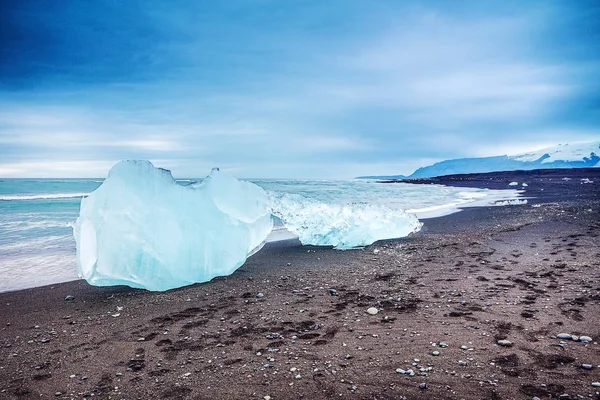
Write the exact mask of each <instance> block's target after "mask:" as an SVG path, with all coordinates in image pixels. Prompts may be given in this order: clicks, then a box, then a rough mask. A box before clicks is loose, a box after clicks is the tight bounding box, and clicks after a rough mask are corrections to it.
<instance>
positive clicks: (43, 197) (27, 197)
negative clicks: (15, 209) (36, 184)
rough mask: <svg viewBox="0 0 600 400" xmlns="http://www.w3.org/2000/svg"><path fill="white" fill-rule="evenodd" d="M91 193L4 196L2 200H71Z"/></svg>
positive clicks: (0, 197)
mask: <svg viewBox="0 0 600 400" xmlns="http://www.w3.org/2000/svg"><path fill="white" fill-rule="evenodd" d="M88 194H89V193H48V194H23V195H21V194H17V195H8V196H6V195H2V196H0V200H3V201H20V200H48V199H71V198H77V197H84V196H87V195H88Z"/></svg>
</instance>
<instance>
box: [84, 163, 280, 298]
mask: <svg viewBox="0 0 600 400" xmlns="http://www.w3.org/2000/svg"><path fill="white" fill-rule="evenodd" d="M272 227H273V223H272V220H271V213H270V208H269V199H268V196H267V194H266V192H265V191H264V190H263V189H262V188H260V187H258V186H256V185H254V184H252V183H249V182H241V181H238V180H237V179H235V178H234V177H232V176H229V175H227V174H225V173H223V172H220V171H219V170H218V169H214V170H213V171H212V173H211V175H210V176H209V177H208V178H206V179H205V180H203V181H202V182H201V183H194V184H191V185H188V186H181V185H179V184H177V183H176V181H175V180H174V179H173V177H172V176H171V172H170V171H167V170H164V169H160V168H155V167H154V166H153V165H152V164H151V163H150V162H149V161H123V162H120V163H118V164H116V165H115V166H114V167H113V168H112V169H111V170H110V172H109V174H108V178H107V179H106V180H105V181H104V182H103V183H102V185H100V187H98V189H96V190H95V191H94V192H92V193H91V194H90V195H89V196H88V197H85V198H83V199H82V200H81V209H80V214H79V218H77V221H76V222H75V224H74V227H73V234H74V236H75V242H76V245H77V268H78V273H79V275H80V276H81V277H82V278H84V279H86V280H87V281H88V282H89V283H90V284H92V285H96V286H111V285H128V286H131V287H137V288H145V289H148V290H167V289H172V288H176V287H181V286H185V285H189V284H192V283H196V282H206V281H209V280H210V279H212V278H214V277H215V276H223V275H229V274H231V273H232V272H233V271H235V270H236V269H237V268H238V267H240V266H241V265H242V264H243V263H244V262H245V260H246V257H247V256H248V255H249V254H250V253H252V252H253V251H255V250H256V249H257V248H259V246H261V244H262V243H263V242H264V240H265V239H266V237H267V236H268V234H269V233H270V232H271V229H272Z"/></svg>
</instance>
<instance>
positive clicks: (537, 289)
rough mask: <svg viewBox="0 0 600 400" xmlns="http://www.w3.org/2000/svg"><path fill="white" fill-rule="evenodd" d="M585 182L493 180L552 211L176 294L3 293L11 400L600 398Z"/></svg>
mask: <svg viewBox="0 0 600 400" xmlns="http://www.w3.org/2000/svg"><path fill="white" fill-rule="evenodd" d="M580 173H582V172H581V171H576V170H575V171H573V170H562V171H560V173H557V175H553V177H551V178H550V177H547V176H546V177H545V178H544V173H538V174H537V175H536V174H533V173H530V172H527V173H522V174H519V173H517V174H515V173H510V174H509V175H510V176H501V174H497V175H496V176H495V177H494V176H493V175H492V176H490V175H486V177H485V178H481V177H480V178H481V179H488V180H489V178H490V177H492V179H496V180H497V182H496V183H495V184H497V185H499V186H498V187H500V186H503V187H506V184H507V183H508V182H510V181H518V182H519V183H521V182H527V183H528V184H529V186H528V187H527V188H526V189H527V190H526V193H525V195H526V196H541V197H539V198H537V199H535V200H530V201H529V204H527V205H518V206H508V207H487V208H476V209H468V210H465V211H462V212H460V213H457V214H454V215H451V216H447V217H443V218H436V219H430V220H426V221H425V226H424V228H423V230H422V231H421V232H419V233H418V234H416V235H413V236H411V237H409V238H406V239H402V240H393V241H385V242H379V243H376V244H374V245H372V246H369V247H367V248H365V249H364V250H355V251H335V250H331V249H325V248H316V247H301V246H299V245H298V243H297V242H295V241H287V242H282V243H276V244H271V245H268V246H266V247H265V248H264V249H263V250H262V251H261V252H259V253H258V254H256V255H254V256H253V257H251V258H250V259H249V260H248V261H247V262H246V264H245V265H244V266H243V267H241V268H240V269H239V270H238V271H236V272H235V273H234V274H233V275H231V276H229V277H224V278H218V279H214V280H213V281H212V282H209V283H205V284H198V285H194V286H191V287H186V288H182V289H178V290H173V291H169V292H166V293H151V292H145V291H141V290H133V289H129V288H124V287H117V288H96V287H91V286H89V285H87V284H86V283H85V282H82V281H75V282H69V283H65V284H57V285H54V286H52V287H42V288H36V289H28V290H22V291H17V292H11V293H1V294H0V304H1V305H2V307H1V308H0V324H1V325H0V359H1V360H2V361H1V362H0V398H1V399H30V398H32V399H33V398H36V399H38V398H58V399H75V398H77V399H81V398H86V397H87V398H99V399H109V398H110V399H263V398H265V396H270V398H271V399H273V400H280V399H281V400H283V399H300V398H302V399H321V398H323V399H324V398H344V399H401V398H402V396H406V398H407V399H409V400H411V399H532V398H533V397H534V396H537V397H539V398H541V399H547V398H559V396H561V395H568V396H569V397H566V396H565V397H560V398H570V399H577V398H585V399H589V398H594V399H599V398H600V395H599V394H598V392H600V388H596V387H592V382H598V381H600V366H599V365H600V347H599V346H598V344H597V342H598V341H599V339H600V322H599V320H600V245H599V244H600V239H599V237H598V233H599V232H600V231H599V229H600V212H599V210H600V169H595V170H588V171H587V172H586V173H585V174H584V175H585V176H579V175H578V174H580ZM565 176H572V177H573V179H572V180H570V181H563V180H562V179H561V178H562V177H565ZM471 178H473V179H476V178H475V177H471ZM581 178H589V179H591V180H594V181H595V182H594V183H591V184H582V183H580V181H579V179H581ZM477 179H479V178H477ZM448 182H449V183H452V184H456V181H454V180H452V178H448V179H446V180H443V179H442V180H441V181H440V180H437V181H436V183H448ZM474 185H475V186H481V184H480V182H477V183H476V184H474ZM541 189H544V190H541ZM533 205H535V206H533ZM329 289H335V290H336V291H337V295H336V296H334V295H331V294H330V291H329ZM259 292H261V293H263V294H264V297H263V298H257V294H258V293H259ZM67 295H72V296H74V299H73V300H72V301H65V297H66V296H67ZM369 307H377V308H378V309H379V313H378V314H377V315H369V314H367V313H366V310H367V309H368V308H369ZM562 332H566V333H571V334H577V335H588V336H591V337H592V338H593V342H591V343H582V342H575V341H571V340H566V341H565V342H566V344H564V346H560V345H559V344H560V339H557V338H554V337H553V335H556V334H559V333H562ZM502 339H506V340H509V341H510V342H512V343H513V345H512V346H511V347H502V346H499V345H498V344H497V341H498V340H502ZM440 342H444V343H446V344H447V347H440V346H439V345H438V344H439V343H440ZM461 346H467V348H468V349H467V350H463V349H461ZM434 351H439V353H440V354H439V355H437V356H434V355H433V354H432V353H433V352H434ZM582 364H591V365H593V369H591V370H585V369H583V368H582V367H581V365H582ZM421 367H422V368H423V369H424V372H423V373H422V372H420V371H419V369H420V368H421ZM397 368H402V369H405V370H407V369H409V368H412V369H413V370H414V371H415V373H416V374H415V376H408V375H403V374H398V373H396V369H397ZM421 383H425V384H426V388H425V389H420V388H419V385H420V384H421ZM578 396H580V397H578Z"/></svg>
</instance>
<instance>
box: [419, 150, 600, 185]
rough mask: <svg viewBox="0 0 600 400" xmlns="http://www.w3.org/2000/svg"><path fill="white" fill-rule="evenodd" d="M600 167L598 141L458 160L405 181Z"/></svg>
mask: <svg viewBox="0 0 600 400" xmlns="http://www.w3.org/2000/svg"><path fill="white" fill-rule="evenodd" d="M586 167H587V168H589V167H600V141H597V142H588V143H573V144H559V145H557V146H553V147H548V148H545V149H542V150H537V151H533V152H529V153H523V154H517V155H513V156H495V157H480V158H458V159H454V160H446V161H441V162H438V163H435V164H433V165H430V166H427V167H422V168H419V169H417V170H416V171H415V172H414V173H413V174H412V175H410V176H409V178H429V177H432V176H442V175H452V174H469V173H478V172H494V171H514V170H531V169H545V168H586Z"/></svg>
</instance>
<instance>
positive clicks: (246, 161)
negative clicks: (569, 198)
mask: <svg viewBox="0 0 600 400" xmlns="http://www.w3.org/2000/svg"><path fill="white" fill-rule="evenodd" d="M89 7H91V9H88V8H89ZM9 11H10V12H11V16H12V18H9V20H10V21H8V22H7V24H8V23H10V26H13V27H14V28H15V29H14V32H17V31H20V32H23V35H22V37H17V36H15V35H12V34H9V36H7V37H5V39H6V40H3V41H1V42H2V45H0V54H1V55H3V56H4V58H5V59H9V60H10V61H9V62H8V63H4V64H3V63H0V64H3V65H2V66H0V74H1V75H2V76H4V77H6V78H7V79H4V80H1V81H0V110H1V111H0V146H2V147H3V150H4V151H3V153H4V155H3V161H4V162H5V163H4V164H3V165H4V170H2V171H0V175H7V174H9V173H10V174H14V173H15V172H14V171H15V170H16V169H19V168H25V167H23V165H29V166H30V167H27V168H29V169H27V171H29V172H27V174H34V173H35V172H34V171H33V170H31V168H34V167H36V166H37V167H40V168H41V166H42V165H44V164H43V162H44V161H48V162H51V163H53V164H52V165H55V167H53V168H50V169H48V171H58V172H60V173H65V174H66V173H67V172H61V171H65V170H64V169H62V167H60V168H59V166H61V165H66V166H68V165H71V164H69V163H85V162H86V160H89V163H90V164H89V165H90V169H87V170H86V169H85V168H78V169H74V170H73V173H80V172H82V171H96V169H95V168H97V167H98V165H104V164H102V163H110V162H112V160H114V161H118V160H119V159H123V158H147V159H151V160H160V161H161V162H163V163H164V165H165V166H168V167H171V168H173V169H174V170H176V171H178V174H179V176H193V175H197V174H202V173H201V172H199V171H204V170H205V169H207V168H210V167H212V166H216V165H219V166H221V167H222V168H225V169H227V168H230V169H231V170H235V171H239V172H240V173H243V174H244V176H246V177H251V176H262V177H265V176H271V177H273V176H275V174H281V175H280V176H303V177H309V176H311V175H312V176H314V177H321V176H323V174H325V173H326V174H328V176H336V175H335V174H339V175H338V176H339V177H351V176H352V174H354V172H353V171H355V170H357V169H359V168H365V169H368V170H369V172H367V171H364V173H363V172H360V171H357V172H356V174H357V175H362V174H367V173H370V174H374V173H376V172H375V171H372V169H374V168H379V167H380V168H382V169H385V173H410V172H412V171H411V170H410V169H414V168H416V167H418V166H420V165H418V163H420V162H425V161H427V160H432V161H439V160H442V159H447V158H455V157H467V156H475V155H481V154H484V153H485V154H488V152H490V151H494V150H495V149H498V150H500V149H513V148H515V149H516V148H519V149H521V148H522V147H523V146H525V145H527V146H530V145H531V146H537V145H540V144H542V143H543V144H544V145H546V144H553V143H554V141H556V140H558V141H562V142H565V141H575V140H580V139H582V138H594V136H595V135H597V134H598V133H597V127H598V126H599V125H598V123H599V122H600V116H599V114H598V106H597V104H598V100H599V98H598V95H597V93H598V89H600V83H595V82H597V79H594V78H596V77H597V71H598V68H599V65H600V51H599V49H598V46H597V44H594V43H597V41H596V42H595V41H594V38H597V37H600V36H599V35H598V33H599V31H600V29H599V28H598V27H595V26H594V24H593V23H592V22H589V21H590V18H591V19H592V20H593V18H592V17H593V16H594V15H598V16H600V12H598V10H596V9H594V8H592V7H589V8H586V7H573V6H572V5H571V4H570V3H566V2H565V3H562V2H552V3H543V4H537V3H535V2H533V3H529V4H527V5H519V7H515V6H513V5H511V4H504V3H496V2H489V3H488V2H483V3H477V4H473V3H469V4H466V3H465V4H463V3H460V2H457V3H453V4H452V5H451V6H450V5H447V4H446V3H444V2H432V3H428V4H426V5H423V4H419V3H397V2H387V1H382V2H376V3H373V4H371V5H370V6H369V7H366V6H365V5H364V3H363V2H359V1H356V2H355V1H343V2H336V1H333V2H327V3H323V4H321V3H318V4H317V3H315V4H308V3H303V4H293V3H289V4H287V3H286V4H284V5H279V6H277V7H274V6H271V5H268V4H267V5H264V6H262V7H258V6H256V4H254V3H253V2H244V1H240V2H227V3H226V4H225V3H224V4H214V5H209V6H206V5H205V6H200V5H193V4H191V5H187V6H186V7H181V8H178V7H171V6H165V5H164V4H162V3H161V2H157V1H149V2H147V3H145V5H144V7H143V8H137V6H133V5H131V4H127V3H123V4H121V3H114V2H108V1H98V2H95V3H94V4H93V5H90V6H87V7H83V6H81V5H80V4H78V2H69V1H66V2H64V3H61V5H60V6H57V7H56V8H54V9H52V10H51V12H50V14H48V15H47V14H44V13H42V11H40V10H37V9H35V8H31V7H30V8H28V6H27V4H25V3H23V4H19V5H18V6H16V7H14V9H13V10H12V11H11V10H9ZM99 14H102V15H104V17H103V19H101V20H97V19H96V18H92V17H91V16H93V15H99ZM33 16H34V17H35V18H34V19H33V20H35V21H36V24H32V22H31V20H32V19H31V17H33ZM3 21H4V20H3ZM0 22H2V21H0ZM7 26H9V25H7ZM17 28H18V29H17ZM567 28H568V29H567ZM3 32H5V31H3ZM6 32H13V30H11V29H8V30H7V31H6ZM2 34H3V35H6V33H2ZM0 39H1V38H0ZM525 150H526V149H525ZM489 155H491V154H489ZM96 162H100V163H101V164H94V163H96ZM24 163H25V164H24ZM61 163H66V164H61ZM9 164H10V165H9ZM72 165H79V166H81V165H80V164H72ZM394 166H398V168H400V170H398V171H395V172H394V171H389V169H393V168H394ZM3 171H4V172H3ZM6 171H9V172H6ZM10 171H12V172H10ZM325 171H326V172H325ZM40 172H44V171H43V170H40ZM58 172H57V173H58ZM44 173H45V172H44ZM382 173H384V172H382Z"/></svg>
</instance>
